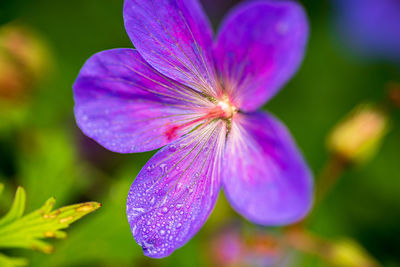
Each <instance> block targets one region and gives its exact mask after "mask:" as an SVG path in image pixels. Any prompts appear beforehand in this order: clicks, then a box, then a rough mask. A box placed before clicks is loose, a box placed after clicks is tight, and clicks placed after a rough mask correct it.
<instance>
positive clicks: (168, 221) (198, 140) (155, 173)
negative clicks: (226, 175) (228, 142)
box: [126, 121, 226, 258]
mask: <svg viewBox="0 0 400 267" xmlns="http://www.w3.org/2000/svg"><path fill="white" fill-rule="evenodd" d="M225 135H226V128H225V123H224V122H222V121H214V122H210V124H209V125H206V126H204V125H203V126H200V127H199V128H198V129H196V130H195V131H193V132H191V133H190V134H188V135H186V136H183V137H181V138H180V139H179V140H177V141H176V142H174V143H172V144H171V145H168V146H166V147H164V148H163V149H161V150H160V151H159V152H158V153H157V154H155V155H154V156H153V158H151V159H150V161H149V162H148V163H147V164H146V165H145V166H144V167H143V169H142V170H141V171H140V173H139V175H138V176H137V178H136V180H135V181H134V182H133V184H132V186H131V189H130V191H129V195H128V200H127V208H126V209H127V215H128V220H129V223H130V225H131V229H132V234H133V237H134V238H135V240H136V242H137V243H138V244H139V245H140V246H142V247H143V251H144V254H145V255H147V256H149V257H154V258H161V257H165V256H168V255H169V254H171V253H172V252H173V251H174V250H175V249H177V248H179V247H181V246H183V245H184V244H185V243H186V242H187V241H188V240H189V239H190V238H191V237H192V236H193V235H195V234H196V232H197V231H198V230H199V229H200V227H201V226H202V225H203V224H204V222H205V221H206V219H207V218H208V216H209V214H210V212H211V210H212V208H213V207H214V204H215V202H216V200H217V197H218V193H219V190H220V186H221V180H220V169H221V168H220V167H221V164H222V163H221V157H222V153H223V149H224V144H225Z"/></svg>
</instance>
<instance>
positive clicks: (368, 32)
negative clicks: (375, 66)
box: [334, 0, 400, 62]
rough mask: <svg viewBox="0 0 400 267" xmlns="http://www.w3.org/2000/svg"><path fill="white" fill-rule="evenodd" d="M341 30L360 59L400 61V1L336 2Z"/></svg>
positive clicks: (345, 0)
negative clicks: (360, 56)
mask: <svg viewBox="0 0 400 267" xmlns="http://www.w3.org/2000/svg"><path fill="white" fill-rule="evenodd" d="M334 2H335V7H336V8H337V25H338V30H339V32H340V34H341V35H342V37H344V39H345V40H344V41H345V42H346V43H347V44H349V46H350V48H352V49H353V50H354V52H356V53H357V54H359V55H362V56H365V57H369V58H371V57H372V58H377V57H381V58H386V59H388V60H391V61H397V62H399V61H400V30H399V29H400V1H399V0H335V1H334Z"/></svg>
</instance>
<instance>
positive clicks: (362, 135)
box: [328, 104, 388, 163]
mask: <svg viewBox="0 0 400 267" xmlns="http://www.w3.org/2000/svg"><path fill="white" fill-rule="evenodd" d="M387 130H388V117H387V114H386V113H385V112H384V111H383V110H381V109H379V108H377V107H374V106H372V105H365V104H364V105H361V106H359V107H358V108H356V109H355V110H354V111H353V112H352V113H350V114H349V115H348V116H347V117H346V118H345V119H344V120H343V121H342V122H340V123H339V124H338V125H337V126H336V127H335V128H334V129H333V131H332V133H331V134H330V135H329V137H328V148H329V150H330V151H331V152H332V153H334V154H336V155H337V156H339V157H342V158H343V159H345V160H347V161H349V162H350V163H362V162H364V161H366V160H368V159H370V158H371V157H372V156H374V154H375V153H376V152H377V150H378V148H379V146H380V143H381V141H382V139H383V137H384V136H385V134H386V133H387Z"/></svg>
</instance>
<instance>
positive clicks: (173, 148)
mask: <svg viewBox="0 0 400 267" xmlns="http://www.w3.org/2000/svg"><path fill="white" fill-rule="evenodd" d="M124 19H125V27H126V30H127V32H128V35H129V37H130V38H131V40H132V42H133V44H134V46H135V47H136V50H134V49H114V50H109V51H103V52H100V53H98V54H96V55H94V56H93V57H91V58H90V59H89V60H88V61H87V62H86V63H85V65H84V66H83V68H82V70H81V72H80V74H79V76H78V79H77V81H76V83H75V84H74V94H75V104H76V105H75V115H76V119H77V123H78V125H79V127H80V128H81V129H82V131H83V132H84V133H85V134H86V135H88V136H89V137H91V138H93V139H94V140H96V141H97V142H99V143H100V144H102V145H103V146H104V147H106V148H108V149H109V150H112V151H115V152H120V153H133V152H142V151H148V150H153V149H157V148H160V147H163V148H162V149H161V150H160V151H158V152H157V153H156V154H155V155H154V156H153V157H152V158H151V159H150V161H149V162H148V163H147V164H146V165H145V166H144V167H143V169H142V170H141V171H140V173H139V174H138V176H137V178H136V179H135V181H134V182H133V184H132V186H131V189H130V191H129V195H128V200H127V214H128V220H129V223H130V225H131V230H132V233H133V236H134V238H135V240H136V241H137V243H138V244H139V245H141V246H142V247H143V250H144V253H145V254H146V255H147V256H150V257H155V258H160V257H165V256H167V255H169V254H171V253H172V252H173V251H174V250H175V249H177V248H179V247H181V246H183V245H184V244H185V243H186V242H187V241H188V240H189V239H190V238H191V237H193V236H194V235H195V234H196V232H197V231H198V230H199V229H200V228H201V226H202V225H203V224H204V222H205V221H206V220H207V217H208V216H209V214H210V213H211V211H212V209H213V207H214V204H215V202H216V200H217V197H218V194H219V191H220V189H221V187H223V188H224V191H225V194H226V196H227V197H228V199H229V200H230V202H231V204H232V206H233V207H234V208H235V209H236V210H237V211H238V212H239V213H240V214H242V215H243V216H244V217H246V218H247V219H249V220H250V221H252V222H254V223H257V224H262V225H282V224H288V223H292V222H295V221H297V220H299V219H301V218H302V217H303V216H304V215H305V214H306V213H307V212H308V210H309V208H310V206H311V202H312V179H311V174H310V171H309V169H308V167H307V165H306V163H305V162H304V160H303V158H302V156H301V154H300V152H299V151H298V149H297V147H296V145H295V143H294V141H293V139H292V137H291V136H290V134H289V132H288V130H287V129H286V128H285V126H284V125H282V123H281V122H279V121H278V120H277V119H276V118H275V117H273V116H272V115H271V114H269V113H266V112H263V111H257V109H258V108H260V107H261V106H262V105H263V104H264V103H265V102H266V101H267V100H269V99H270V98H271V97H273V96H274V95H275V94H276V93H277V92H278V90H279V89H280V88H281V87H282V86H283V85H284V84H285V83H286V82H287V80H288V79H289V78H290V77H291V76H292V75H293V74H294V73H295V71H296V70H297V68H298V66H299V64H300V62H301V60H302V58H303V54H304V50H305V46H306V43H307V38H308V24H307V18H306V15H305V13H304V11H303V9H302V8H301V7H300V6H299V5H298V4H297V3H295V2H292V1H250V2H245V3H243V4H241V5H239V6H238V7H236V8H235V9H234V10H233V11H232V12H231V13H230V14H229V15H228V16H227V18H225V20H224V22H223V24H222V26H221V28H220V30H219V33H218V35H217V38H216V39H215V41H213V33H212V30H211V27H210V25H209V22H208V20H207V17H206V16H205V14H204V13H203V11H202V9H201V6H200V5H199V3H198V2H197V1H196V0H125V6H124Z"/></svg>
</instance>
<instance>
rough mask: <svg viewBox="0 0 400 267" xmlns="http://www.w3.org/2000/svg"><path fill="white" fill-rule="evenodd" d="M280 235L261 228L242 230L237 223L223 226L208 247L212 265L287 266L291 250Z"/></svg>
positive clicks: (230, 266) (289, 261)
mask: <svg viewBox="0 0 400 267" xmlns="http://www.w3.org/2000/svg"><path fill="white" fill-rule="evenodd" d="M281 239H282V237H277V233H273V232H271V231H266V230H265V229H246V228H245V227H244V226H243V225H241V224H231V225H229V224H228V225H224V226H223V228H221V229H218V231H216V233H215V234H214V235H213V237H212V241H211V246H209V247H208V250H209V255H210V259H211V261H212V263H213V264H212V266H220V267H233V266H248V267H268V266H279V267H284V266H291V265H290V263H292V260H293V259H292V258H293V255H292V254H293V251H292V250H291V249H290V248H289V247H287V246H286V245H284V244H283V243H282V242H281Z"/></svg>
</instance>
